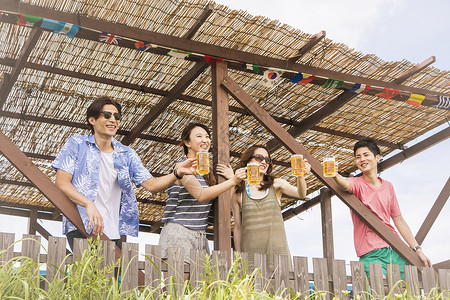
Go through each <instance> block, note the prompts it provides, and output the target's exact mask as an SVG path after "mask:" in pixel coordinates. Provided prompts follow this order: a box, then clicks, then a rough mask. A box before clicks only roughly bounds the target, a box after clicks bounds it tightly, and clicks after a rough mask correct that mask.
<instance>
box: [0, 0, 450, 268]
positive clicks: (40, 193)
mask: <svg viewBox="0 0 450 300" xmlns="http://www.w3.org/2000/svg"><path fill="white" fill-rule="evenodd" d="M49 2H51V3H49ZM110 2H111V3H109V6H108V7H107V8H102V9H100V8H99V7H98V6H97V5H96V2H95V1H93V0H92V1H91V0H86V1H80V2H73V3H72V4H68V3H65V2H64V1H58V0H54V1H45V4H44V1H35V3H36V5H32V4H29V3H27V2H18V1H15V0H2V1H1V5H0V11H1V12H2V14H1V15H0V30H1V32H5V34H4V36H5V37H6V38H1V39H2V40H0V42H1V43H2V47H4V49H3V50H1V51H0V74H2V82H1V87H0V152H1V153H2V154H3V157H0V170H1V175H0V184H1V186H2V189H1V192H0V213H2V214H10V215H18V216H26V217H29V218H30V220H31V222H30V224H31V225H30V233H32V232H36V231H37V232H39V233H40V234H41V235H42V236H44V237H45V238H48V236H49V235H50V234H49V233H48V232H47V231H46V230H45V228H43V227H42V226H40V225H39V224H38V223H37V222H36V220H37V219H51V220H58V219H60V213H63V214H64V215H65V216H67V217H68V218H69V219H70V220H71V221H72V223H74V224H75V225H76V226H77V227H78V229H80V230H81V231H82V232H84V228H83V226H82V224H81V219H80V217H79V215H78V212H77V210H76V208H75V206H74V205H73V203H72V202H71V201H70V200H69V199H68V198H67V197H66V196H65V195H64V194H63V193H62V192H61V191H60V190H59V189H58V188H57V187H56V186H55V185H54V184H53V182H52V179H53V177H54V172H53V171H52V170H51V168H50V163H51V161H52V160H53V159H54V157H55V155H56V154H57V153H58V151H59V150H60V148H61V147H62V145H63V143H64V142H65V140H67V138H68V137H69V136H72V135H74V134H75V133H86V132H87V131H86V128H87V127H86V124H85V121H84V115H85V110H86V107H87V106H88V105H89V103H90V101H91V100H92V99H93V98H95V96H97V95H100V94H108V95H110V96H112V97H113V98H115V99H117V100H119V101H120V102H122V105H123V106H124V115H125V118H124V121H123V124H121V125H122V129H121V130H119V131H118V135H119V140H121V142H122V143H123V144H125V145H130V146H131V147H132V148H134V149H135V150H136V151H137V152H138V154H139V155H140V157H141V158H142V160H143V162H144V164H146V165H148V166H149V168H150V169H151V171H154V172H152V173H153V175H155V176H158V175H161V174H165V173H167V172H168V171H169V170H170V168H171V167H172V165H173V162H174V161H175V160H177V159H178V158H179V157H181V156H180V155H181V149H180V148H181V147H179V146H178V144H179V140H178V137H179V134H180V131H181V130H182V128H183V127H184V126H185V124H187V123H188V122H189V121H194V120H195V121H199V122H203V123H205V124H207V125H211V126H212V132H213V163H214V165H215V164H217V163H228V162H230V160H231V162H232V163H233V162H235V161H236V159H237V157H239V155H240V153H241V152H242V151H243V150H244V149H246V148H247V147H248V146H250V145H251V144H254V143H259V144H261V143H266V144H267V146H268V147H269V149H270V150H271V152H272V153H273V155H272V156H273V157H274V158H275V160H274V169H275V172H276V174H277V175H281V176H285V177H287V176H288V173H289V164H288V158H289V155H290V153H301V154H303V155H304V156H305V157H306V158H307V159H308V161H309V162H310V163H311V166H312V173H313V174H314V176H310V177H309V178H308V179H307V181H308V187H309V192H313V191H318V190H319V189H321V188H322V187H327V188H326V189H321V192H320V195H319V196H317V197H315V198H313V199H311V200H310V201H307V202H305V203H303V204H301V205H297V203H298V200H299V199H292V198H287V197H285V198H283V201H282V206H283V208H284V209H285V210H284V212H283V217H284V219H285V220H287V219H289V218H291V217H292V216H294V215H297V214H299V213H301V212H303V211H305V210H306V209H308V208H310V207H312V206H314V205H317V204H320V205H321V208H322V225H323V241H324V243H323V247H324V257H327V258H329V259H330V260H331V259H333V258H334V251H333V238H332V221H331V202H330V199H331V196H332V195H336V196H337V197H339V198H340V199H341V200H342V201H343V202H344V203H345V204H346V205H347V206H349V207H350V208H351V209H352V210H353V211H354V212H355V213H356V214H357V215H359V216H360V217H361V218H362V219H363V220H365V221H366V222H367V223H368V225H369V226H370V227H371V228H373V229H374V230H375V231H376V232H377V233H378V234H379V235H380V236H381V237H382V238H383V239H384V240H386V241H387V242H388V243H389V244H390V245H391V246H392V247H393V248H394V249H395V250H396V251H398V252H399V253H400V254H401V255H402V256H403V257H404V258H405V259H406V260H407V261H409V262H410V263H412V264H414V265H416V266H418V267H421V266H422V263H421V261H420V260H419V259H418V257H417V255H416V254H415V253H414V252H413V251H412V250H411V249H410V248H409V247H408V246H407V245H406V244H405V243H403V242H402V241H401V240H400V238H398V236H397V235H395V234H394V233H393V232H392V231H391V230H390V229H389V228H388V227H387V226H385V225H384V224H383V223H382V222H381V221H380V220H379V219H378V218H377V217H376V216H375V215H374V214H373V213H372V212H371V211H369V210H368V209H367V208H366V207H365V206H364V205H363V204H362V203H361V202H360V201H359V200H358V199H357V198H355V197H354V196H352V195H350V194H348V193H345V192H342V191H340V189H339V188H338V187H337V185H336V184H335V183H334V181H333V180H332V179H330V178H325V177H324V176H323V175H322V167H321V164H320V162H319V161H318V159H320V158H321V157H322V156H323V155H325V154H328V153H333V154H336V152H337V155H338V158H339V161H340V162H341V164H340V168H341V170H342V172H343V173H344V174H349V173H351V172H353V171H355V167H354V165H353V158H352V152H351V148H352V146H353V144H354V142H355V140H359V139H361V138H364V137H366V136H371V137H373V138H375V139H376V140H377V141H378V143H379V145H380V146H381V149H382V151H383V154H388V153H391V152H392V151H394V150H400V153H398V154H396V155H394V156H392V157H390V158H389V159H387V160H385V161H383V162H381V163H380V168H381V170H386V169H387V168H390V167H392V166H394V165H396V164H398V163H400V162H402V161H404V160H405V159H407V158H409V157H411V156H414V155H416V154H418V153H420V152H422V151H424V150H426V149H427V148H429V147H431V146H433V145H435V144H437V143H439V142H441V141H444V140H446V139H447V138H448V137H449V132H450V128H448V127H447V128H446V129H444V130H442V131H441V132H439V133H437V134H435V135H433V136H431V137H429V138H427V139H425V140H424V141H422V142H419V143H417V144H416V145H414V146H412V147H409V148H407V147H405V146H404V144H406V143H408V142H409V141H411V140H413V139H415V138H416V137H418V136H421V135H422V134H424V133H426V132H428V131H430V130H431V129H433V128H435V127H437V126H439V125H441V124H443V123H445V122H446V121H447V120H448V117H449V112H448V110H447V109H444V108H436V107H434V106H436V104H438V101H439V98H438V97H450V73H449V72H448V71H439V70H437V69H435V68H432V67H430V65H431V64H432V63H433V62H434V61H435V58H434V57H430V58H429V59H427V60H425V61H424V62H422V63H420V64H417V65H416V64H412V63H409V62H406V61H402V62H394V63H386V62H383V61H381V60H380V59H379V58H377V57H375V56H368V55H363V54H361V53H358V52H355V51H353V50H351V49H348V48H346V46H345V45H342V44H334V43H332V41H330V40H328V39H326V38H325V32H323V31H322V32H320V33H318V34H316V35H308V34H305V33H302V32H300V31H298V30H295V29H293V28H290V27H288V26H287V25H280V24H277V23H276V22H273V21H270V20H267V19H264V18H254V17H252V16H248V15H247V14H246V13H245V12H236V11H230V10H229V9H228V8H226V7H223V6H218V5H215V4H214V3H213V2H209V1H200V0H198V1H191V2H180V3H177V4H174V3H170V4H164V3H160V2H163V1H148V3H146V4H145V5H143V4H142V7H137V6H138V5H137V4H133V3H132V2H129V1H110ZM20 14H25V15H31V16H36V17H41V18H46V19H51V20H57V21H62V22H66V23H70V24H76V25H78V26H80V28H79V30H78V32H77V34H76V36H75V37H74V38H72V39H69V38H68V37H65V36H63V35H60V34H57V33H54V32H52V31H51V30H48V29H45V28H42V27H41V22H42V21H38V22H37V23H35V24H34V26H32V27H26V26H22V25H17V20H18V18H19V17H20ZM149 28H150V29H149ZM152 28H153V29H152ZM102 32H104V33H110V34H114V35H116V36H120V37H121V38H122V39H121V40H120V42H119V43H118V45H108V44H103V43H100V42H99V40H98V37H99V33H102ZM140 41H144V42H145V43H151V46H149V48H148V49H146V51H145V52H143V51H140V50H139V49H137V48H136V45H135V44H136V43H137V42H140ZM3 45H5V46H3ZM174 52H176V54H177V55H180V54H179V53H180V52H182V53H181V54H183V53H184V54H185V57H182V58H180V57H173V53H174ZM205 56H206V58H207V59H205ZM267 70H278V71H279V70H281V71H282V75H281V79H280V80H279V81H278V82H277V83H276V84H275V85H274V86H273V87H271V88H268V87H264V86H261V85H259V84H258V83H259V80H260V78H261V76H262V75H263V74H264V72H265V71H267ZM298 73H302V74H312V75H315V77H314V79H313V80H312V81H310V82H309V83H308V84H307V85H300V84H294V83H291V82H290V81H291V79H292V78H293V77H294V76H295V75H297V74H298ZM328 79H334V80H339V81H340V84H339V86H338V87H336V88H324V87H323V86H324V84H325V83H326V82H327V80H328ZM355 84H361V85H366V86H369V85H370V86H371V87H372V88H371V89H370V90H369V91H368V92H367V93H366V94H359V93H355V92H352V91H351V90H352V89H353V88H354V87H355ZM385 88H387V89H393V90H396V91H397V93H396V95H395V96H394V97H391V98H390V99H383V98H381V97H379V96H376V94H379V93H381V92H382V91H383V89H385ZM411 94H420V95H423V101H422V103H421V105H420V106H419V107H416V106H412V105H409V104H406V103H405V101H406V100H408V98H409V96H410V95H411ZM229 96H231V99H230V97H229ZM120 137H121V138H120ZM218 180H219V182H220V181H221V180H223V178H219V179H218ZM449 193H450V183H449V181H447V183H446V185H445V186H444V188H443V189H442V192H441V194H440V195H439V197H438V199H437V200H436V202H435V204H434V206H433V208H432V210H431V211H430V213H429V215H428V217H427V218H426V220H425V221H424V223H423V225H422V228H421V229H420V231H419V233H418V234H417V239H418V241H419V243H421V242H422V241H423V239H424V238H425V237H426V234H427V233H428V231H429V229H430V227H431V225H432V224H433V222H434V220H435V219H436V217H437V216H438V214H439V212H440V210H441V209H442V207H443V205H444V204H445V202H446V201H447V199H448V196H449ZM137 197H138V201H139V208H140V217H141V225H140V229H141V230H142V231H148V232H154V233H159V231H160V229H161V225H162V224H161V223H160V221H159V220H160V218H161V216H162V211H163V210H164V203H165V194H164V193H162V194H158V195H150V194H149V193H146V192H145V191H137ZM214 212H215V214H216V216H218V215H220V218H218V217H216V218H215V224H214V227H213V228H214V247H215V249H218V250H230V249H231V238H230V237H231V224H232V219H231V215H230V199H229V194H228V193H224V194H223V195H221V196H219V198H218V200H217V201H216V207H215V210H214ZM102 238H107V237H105V236H104V237H102ZM449 265H450V263H449V261H446V262H442V263H440V264H435V266H437V267H446V268H450V266H449Z"/></svg>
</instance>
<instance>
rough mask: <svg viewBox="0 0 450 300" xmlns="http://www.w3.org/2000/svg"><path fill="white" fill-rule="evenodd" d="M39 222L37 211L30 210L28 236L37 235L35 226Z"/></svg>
mask: <svg viewBox="0 0 450 300" xmlns="http://www.w3.org/2000/svg"><path fill="white" fill-rule="evenodd" d="M36 222H37V209H30V218H29V219H28V234H33V235H35V234H36V229H35V228H34V224H36Z"/></svg>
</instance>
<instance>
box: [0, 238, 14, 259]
mask: <svg viewBox="0 0 450 300" xmlns="http://www.w3.org/2000/svg"><path fill="white" fill-rule="evenodd" d="M14 237H15V234H14V233H6V232H0V251H1V250H4V251H5V252H4V253H3V255H2V256H1V257H0V266H1V265H4V264H5V263H6V262H8V261H10V260H11V259H12V258H13V256H14V246H13V244H14Z"/></svg>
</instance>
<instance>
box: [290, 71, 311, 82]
mask: <svg viewBox="0 0 450 300" xmlns="http://www.w3.org/2000/svg"><path fill="white" fill-rule="evenodd" d="M315 77H316V75H311V74H306V73H298V74H297V75H295V76H294V77H292V79H291V82H292V83H297V84H308V83H310V82H311V81H312V80H313V79H314V78H315Z"/></svg>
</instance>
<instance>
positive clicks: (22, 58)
mask: <svg viewBox="0 0 450 300" xmlns="http://www.w3.org/2000/svg"><path fill="white" fill-rule="evenodd" d="M40 25H41V22H38V23H36V24H34V27H33V29H31V32H30V35H29V36H28V38H27V40H26V42H25V44H24V45H23V47H22V49H21V50H20V55H19V58H18V59H17V60H16V63H15V65H14V67H13V69H12V71H11V74H10V75H9V80H7V81H5V82H3V84H2V86H1V88H0V110H1V109H3V105H4V104H5V102H6V99H7V98H8V95H9V92H10V91H11V89H12V87H13V86H14V83H15V82H16V80H17V78H18V77H19V74H20V72H21V71H22V69H23V66H24V65H25V63H26V62H27V60H28V56H29V55H30V53H31V50H33V48H34V46H35V45H36V43H37V41H38V39H39V37H40V36H41V33H42V30H41V27H40Z"/></svg>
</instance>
